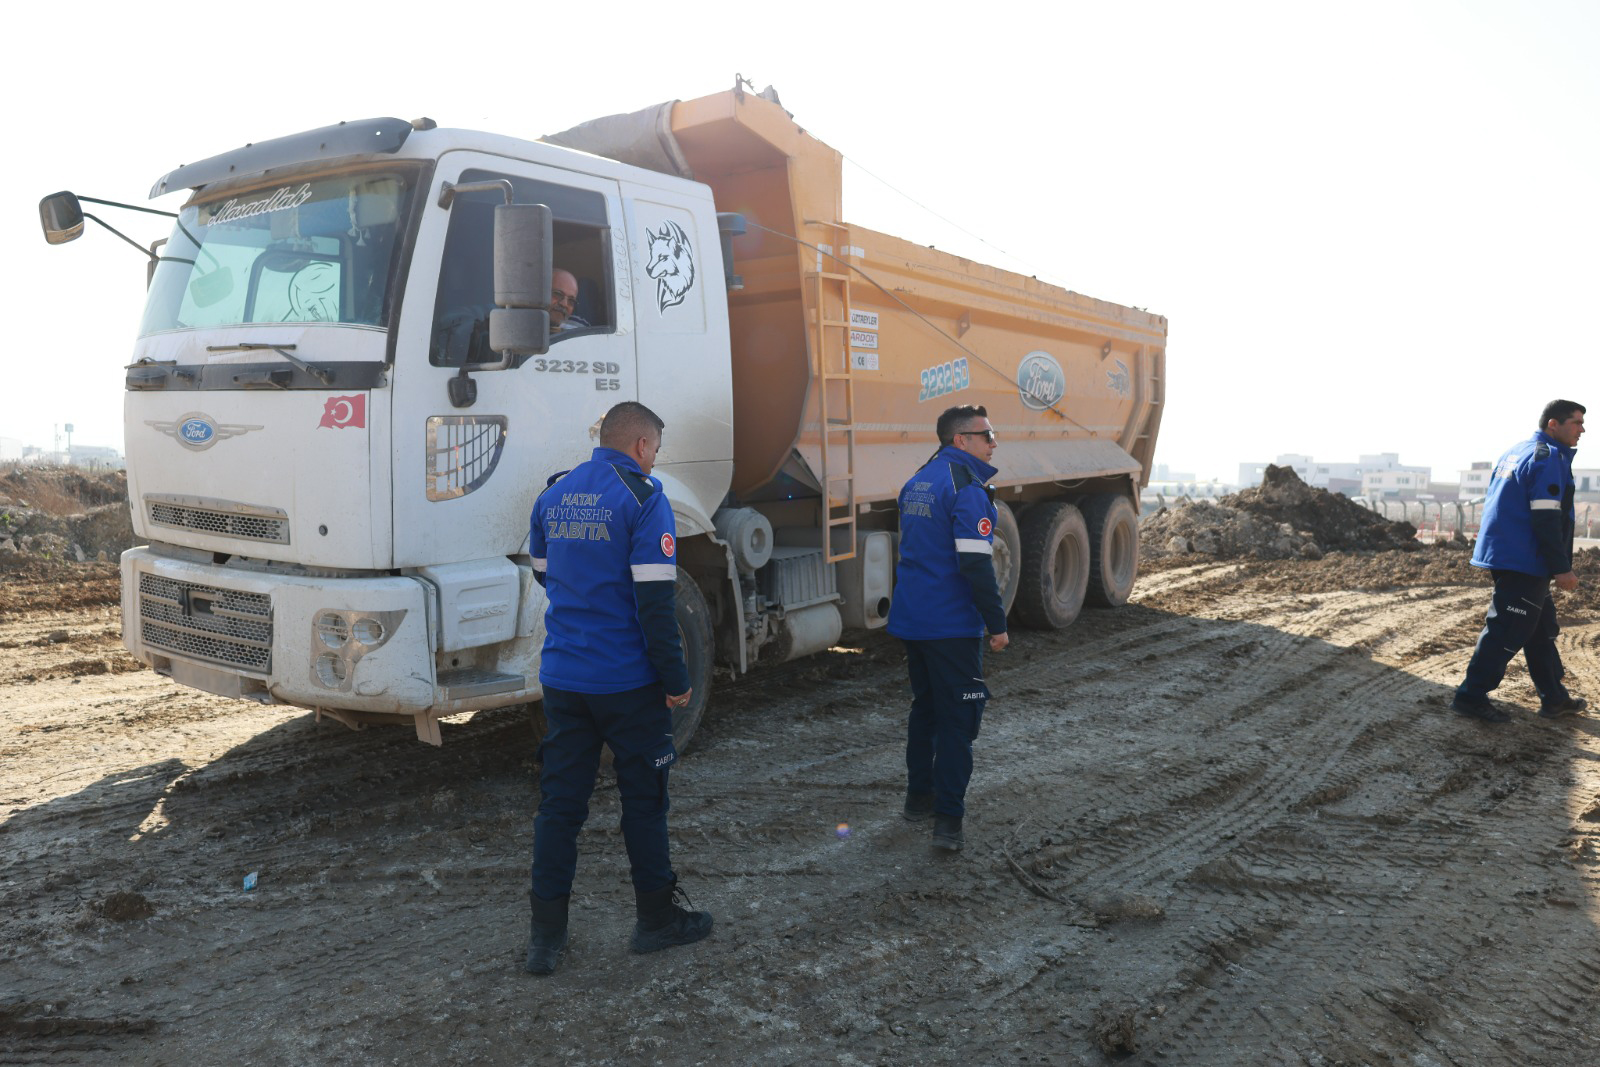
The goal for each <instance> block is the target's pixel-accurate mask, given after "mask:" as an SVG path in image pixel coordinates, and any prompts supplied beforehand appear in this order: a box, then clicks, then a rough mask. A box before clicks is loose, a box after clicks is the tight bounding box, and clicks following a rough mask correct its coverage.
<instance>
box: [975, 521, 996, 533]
mask: <svg viewBox="0 0 1600 1067" xmlns="http://www.w3.org/2000/svg"><path fill="white" fill-rule="evenodd" d="M993 532H994V523H992V522H990V521H989V520H988V519H979V520H978V533H980V534H982V535H983V536H984V537H988V536H989V535H990V534H991V533H993Z"/></svg>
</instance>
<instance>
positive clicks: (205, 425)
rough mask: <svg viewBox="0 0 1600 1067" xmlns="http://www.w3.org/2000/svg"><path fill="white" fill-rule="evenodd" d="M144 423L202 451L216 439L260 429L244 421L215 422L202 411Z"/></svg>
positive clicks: (192, 449) (182, 443) (187, 446)
mask: <svg viewBox="0 0 1600 1067" xmlns="http://www.w3.org/2000/svg"><path fill="white" fill-rule="evenodd" d="M144 424H145V425H146V426H148V427H150V428H151V429H152V430H154V431H156V432H157V433H164V434H166V435H167V436H168V437H170V438H172V439H173V440H174V441H176V442H178V443H179V444H180V445H182V446H183V447H184V448H187V449H189V450H190V451H193V452H203V451H205V450H206V449H208V448H210V447H211V446H212V445H214V444H216V443H217V442H218V441H226V440H227V439H228V438H230V437H238V436H239V435H240V434H245V433H249V432H250V431H251V430H259V429H261V427H260V426H255V425H249V426H247V425H245V424H244V423H233V422H217V421H216V420H215V419H213V418H212V417H211V416H210V415H207V414H206V413H205V412H203V411H188V412H185V413H184V414H182V415H179V416H178V417H177V418H176V419H174V420H172V421H171V422H164V421H162V420H160V419H146V420H145V423H144Z"/></svg>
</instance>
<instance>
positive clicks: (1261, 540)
mask: <svg viewBox="0 0 1600 1067" xmlns="http://www.w3.org/2000/svg"><path fill="white" fill-rule="evenodd" d="M1416 536H1417V530H1416V527H1414V526H1412V525H1411V524H1410V523H1408V522H1390V521H1389V520H1388V519H1385V518H1384V517H1383V516H1381V515H1379V514H1377V513H1376V512H1372V511H1368V510H1367V509H1366V508H1364V507H1362V506H1361V505H1360V504H1357V503H1356V502H1355V501H1354V500H1351V499H1350V498H1349V497H1346V496H1342V495H1340V494H1338V493H1331V492H1329V491H1328V490H1326V489H1314V488H1312V487H1311V486H1309V485H1307V484H1306V483H1305V482H1303V481H1301V480H1300V477H1299V475H1297V474H1295V472H1294V470H1293V468H1290V467H1278V466H1271V465H1269V466H1268V467H1267V470H1266V473H1265V475H1264V476H1263V477H1262V481H1261V485H1259V486H1257V487H1255V488H1251V489H1245V490H1242V491H1240V492H1237V493H1233V494H1230V495H1228V496H1225V497H1223V498H1222V499H1221V500H1219V501H1217V502H1216V503H1214V504H1213V503H1211V502H1209V501H1203V500H1202V501H1196V502H1194V503H1190V504H1184V505H1182V506H1180V507H1178V508H1177V509H1175V510H1173V509H1167V508H1162V509H1161V510H1160V511H1157V512H1156V513H1155V514H1153V515H1151V516H1150V517H1149V518H1148V519H1146V520H1145V522H1144V523H1143V525H1142V527H1141V529H1140V547H1141V549H1142V552H1143V555H1144V556H1145V557H1146V558H1147V559H1159V558H1161V557H1164V556H1185V555H1191V554H1197V555H1205V556H1212V557H1215V558H1217V559H1241V558H1246V559H1321V558H1322V557H1323V555H1324V554H1325V553H1328V552H1332V551H1343V552H1382V551H1387V550H1391V549H1402V550H1406V551H1411V550H1415V549H1416V548H1417V547H1418V546H1417V540H1416ZM1461 544H1462V546H1463V547H1464V546H1465V542H1461Z"/></svg>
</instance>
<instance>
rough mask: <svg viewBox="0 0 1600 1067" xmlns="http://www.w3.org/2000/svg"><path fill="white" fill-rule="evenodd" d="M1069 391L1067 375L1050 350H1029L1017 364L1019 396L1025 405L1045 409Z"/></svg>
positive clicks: (1040, 409)
mask: <svg viewBox="0 0 1600 1067" xmlns="http://www.w3.org/2000/svg"><path fill="white" fill-rule="evenodd" d="M1066 393H1067V376H1066V374H1064V373H1063V372H1062V370H1061V364H1059V363H1057V362H1056V361H1055V357H1054V356H1052V355H1050V353H1048V352H1029V353H1028V354H1027V355H1026V356H1023V357H1022V362H1021V363H1019V364H1017V396H1018V397H1020V398H1021V400H1022V403H1023V406H1024V407H1029V408H1032V409H1033V410H1034V411H1045V410H1047V409H1049V408H1051V407H1053V406H1055V405H1056V404H1058V403H1060V401H1061V398H1062V397H1063V396H1065V395H1066Z"/></svg>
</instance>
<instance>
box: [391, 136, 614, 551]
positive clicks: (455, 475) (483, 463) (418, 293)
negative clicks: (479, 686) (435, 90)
mask: <svg viewBox="0 0 1600 1067" xmlns="http://www.w3.org/2000/svg"><path fill="white" fill-rule="evenodd" d="M498 179H506V180H509V181H510V182H511V185H512V188H513V191H514V200H515V202H517V203H542V204H546V205H548V206H549V207H550V209H551V215H552V220H553V226H552V230H553V237H554V241H553V247H554V265H555V266H556V267H557V268H559V269H562V270H566V271H568V272H570V273H571V274H573V275H574V276H575V277H576V278H577V281H578V291H579V292H578V304H577V308H576V313H577V315H579V316H581V317H582V319H583V323H584V324H583V325H577V324H576V323H571V324H569V327H575V328H567V329H560V330H557V329H552V331H551V344H550V348H549V351H548V352H547V353H545V354H544V355H541V356H529V357H519V358H517V359H515V360H513V361H512V362H513V365H512V366H511V367H509V368H508V369H506V370H499V371H473V372H471V377H472V378H473V379H474V380H475V381H476V383H477V398H476V400H475V402H473V403H472V404H471V405H470V406H467V407H464V408H458V407H454V406H453V405H452V403H451V400H450V394H449V380H450V379H451V378H453V377H456V376H457V375H459V374H460V368H461V366H462V364H463V363H464V362H466V363H476V362H493V361H494V360H496V359H497V358H498V357H497V356H495V355H494V353H492V352H491V351H490V350H489V347H488V339H489V312H490V311H491V310H492V309H493V308H494V279H493V218H494V208H495V205H497V204H500V203H504V202H505V198H504V194H503V193H501V192H471V193H461V194H459V195H457V196H456V197H455V198H454V199H453V201H452V202H451V204H450V206H449V207H448V208H444V207H441V206H439V202H438V201H439V197H438V192H439V189H440V188H441V187H442V183H444V182H450V183H452V184H456V185H460V184H466V183H474V182H485V181H494V180H498ZM400 330H401V335H400V343H399V344H398V345H397V346H396V352H395V371H394V419H393V427H394V431H393V432H394V440H393V453H394V465H393V470H394V479H395V485H394V562H395V566H396V567H419V566H429V565H438V564H444V563H452V562H459V561H466V560H474V559H488V558H492V557H495V556H505V555H510V554H514V553H516V552H519V551H521V550H522V548H523V546H524V545H525V544H526V542H527V538H528V513H529V510H530V509H531V508H532V505H533V500H534V498H535V497H536V496H537V495H538V493H539V491H540V490H542V489H543V488H544V486H545V484H546V482H547V480H548V479H549V478H550V476H551V475H554V474H556V473H557V472H560V471H565V470H570V469H571V468H572V467H574V466H575V465H577V464H578V463H579V462H581V461H583V460H585V459H588V458H589V454H590V452H591V451H592V449H593V448H594V446H595V444H597V443H598V442H597V441H596V440H595V438H594V437H593V436H592V433H591V431H592V430H593V429H594V428H595V427H596V426H597V424H598V421H599V419H600V417H601V416H602V415H604V414H605V412H606V410H607V409H609V408H610V407H611V406H612V405H613V404H616V403H617V402H618V401H622V400H634V399H637V398H638V381H637V363H636V352H635V334H634V299H633V280H632V277H631V272H630V270H629V267H628V255H627V242H626V240H625V237H624V229H623V213H622V205H621V200H620V196H619V190H618V186H617V183H616V182H615V181H611V180H608V179H604V178H598V177H594V176H591V175H587V174H581V173H578V172H574V171H568V170H561V169H558V168H554V167H547V166H541V165H539V164H536V163H532V162H526V161H520V160H512V159H508V158H505V157H501V156H492V155H487V154H483V153H475V152H451V153H447V154H446V155H444V156H443V157H442V158H441V159H440V161H439V164H438V167H437V169H436V171H435V176H434V182H433V188H432V189H431V190H430V192H429V196H428V206H427V207H426V208H425V209H424V215H423V219H422V222H421V225H420V226H419V228H418V233H417V240H416V246H415V249H414V251H413V253H412V258H411V270H410V277H409V282H408V285H407V288H406V293H405V304H404V307H403V309H402V312H401V319H400Z"/></svg>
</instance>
